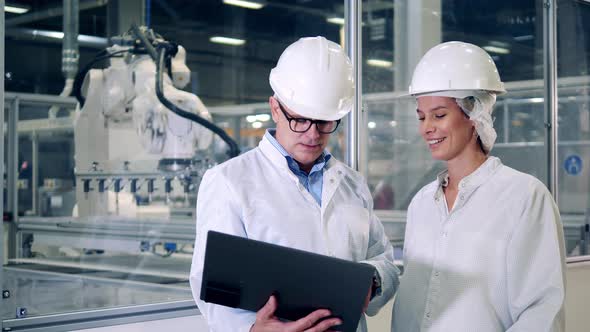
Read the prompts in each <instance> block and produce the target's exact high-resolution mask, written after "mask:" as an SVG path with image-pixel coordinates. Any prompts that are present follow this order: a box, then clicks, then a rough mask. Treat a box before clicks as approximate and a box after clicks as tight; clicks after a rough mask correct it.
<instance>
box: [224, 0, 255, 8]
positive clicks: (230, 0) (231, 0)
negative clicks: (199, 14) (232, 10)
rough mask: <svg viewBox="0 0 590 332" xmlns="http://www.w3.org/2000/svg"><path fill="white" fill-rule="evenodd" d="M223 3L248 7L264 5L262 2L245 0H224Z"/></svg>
mask: <svg viewBox="0 0 590 332" xmlns="http://www.w3.org/2000/svg"><path fill="white" fill-rule="evenodd" d="M223 3H225V4H227V5H232V6H238V7H243V8H248V9H260V8H262V7H264V4H261V3H260V2H254V1H244V0H223Z"/></svg>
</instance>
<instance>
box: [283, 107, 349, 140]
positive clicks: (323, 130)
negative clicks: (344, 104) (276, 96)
mask: <svg viewBox="0 0 590 332" xmlns="http://www.w3.org/2000/svg"><path fill="white" fill-rule="evenodd" d="M278 104H279V108H280V109H281V112H283V115H284V116H285V118H286V119H287V121H289V128H290V129H291V131H294V132H296V133H304V132H306V131H308V130H309V128H311V125H312V124H314V123H315V126H316V128H317V130H318V132H319V133H320V134H331V133H333V132H335V131H336V129H337V128H338V125H339V124H340V119H338V120H333V121H325V120H312V119H306V118H294V117H292V116H289V114H288V113H287V112H286V111H285V109H284V108H283V105H281V103H280V102H279V103H278Z"/></svg>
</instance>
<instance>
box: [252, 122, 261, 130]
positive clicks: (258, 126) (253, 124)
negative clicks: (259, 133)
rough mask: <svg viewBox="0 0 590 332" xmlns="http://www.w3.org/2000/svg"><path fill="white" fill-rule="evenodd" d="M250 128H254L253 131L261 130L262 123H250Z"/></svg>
mask: <svg viewBox="0 0 590 332" xmlns="http://www.w3.org/2000/svg"><path fill="white" fill-rule="evenodd" d="M252 128H255V129H259V128H262V122H258V121H256V122H253V123H252Z"/></svg>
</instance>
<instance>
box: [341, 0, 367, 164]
mask: <svg viewBox="0 0 590 332" xmlns="http://www.w3.org/2000/svg"><path fill="white" fill-rule="evenodd" d="M362 15H363V12H362V1H357V0H346V2H345V5H344V19H345V29H346V31H345V41H346V42H345V46H346V52H347V53H348V56H349V57H350V60H351V61H352V68H353V77H354V84H355V89H354V91H355V92H354V105H353V108H352V112H350V113H349V114H348V116H347V120H348V121H347V123H348V126H347V142H348V144H347V148H346V163H347V164H348V166H350V167H351V168H352V169H355V170H360V169H359V168H360V166H361V158H360V155H361V144H360V135H361V131H362V130H363V129H364V126H363V109H362V92H363V91H362V84H361V82H362V63H361V57H362V53H361V49H362V44H363V43H362Z"/></svg>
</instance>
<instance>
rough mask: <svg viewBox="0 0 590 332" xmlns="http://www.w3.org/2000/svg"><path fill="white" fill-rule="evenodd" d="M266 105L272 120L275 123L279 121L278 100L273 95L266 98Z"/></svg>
mask: <svg viewBox="0 0 590 332" xmlns="http://www.w3.org/2000/svg"><path fill="white" fill-rule="evenodd" d="M268 106H269V107H270V114H271V116H272V120H273V121H274V122H275V123H277V122H278V121H279V111H278V109H279V102H278V100H277V99H276V98H275V97H269V98H268Z"/></svg>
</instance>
